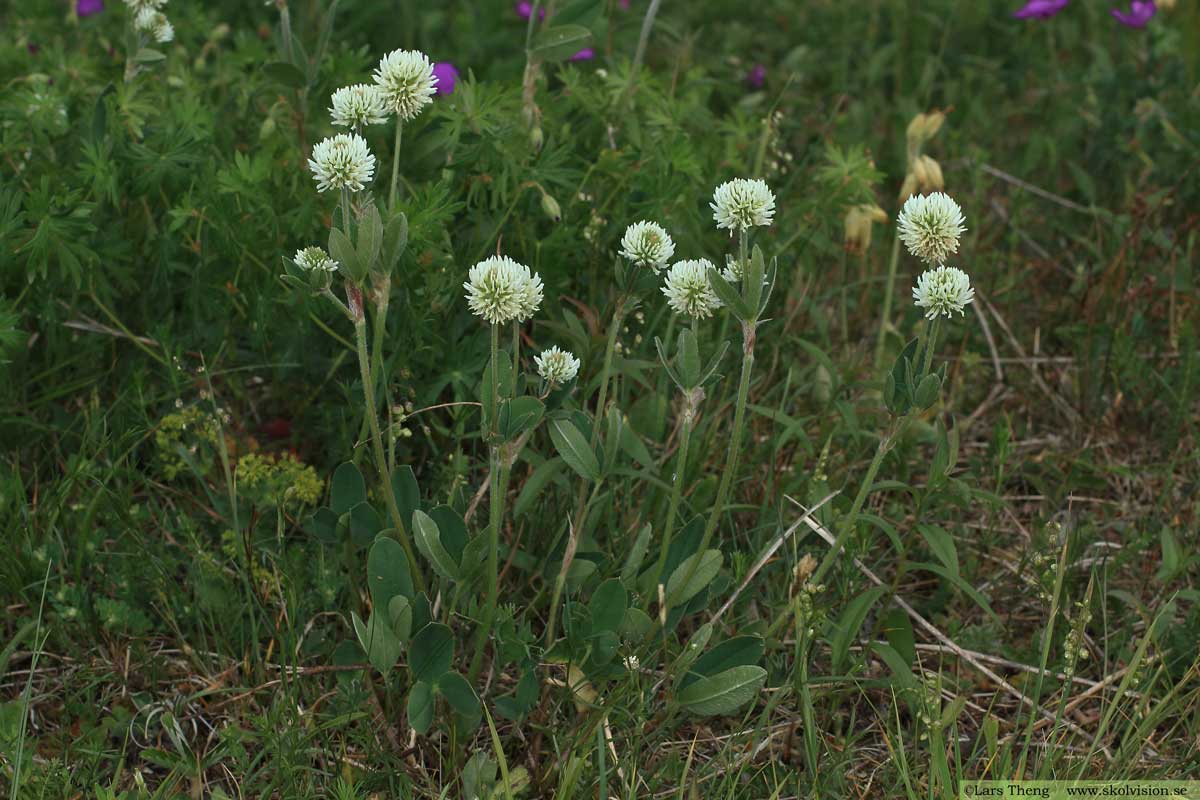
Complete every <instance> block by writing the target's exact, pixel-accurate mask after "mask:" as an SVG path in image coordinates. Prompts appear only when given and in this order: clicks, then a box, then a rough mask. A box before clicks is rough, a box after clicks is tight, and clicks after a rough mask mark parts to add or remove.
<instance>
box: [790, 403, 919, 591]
mask: <svg viewBox="0 0 1200 800" xmlns="http://www.w3.org/2000/svg"><path fill="white" fill-rule="evenodd" d="M908 419H909V418H908V416H903V417H900V418H899V419H896V418H893V419H892V422H891V424H890V425H889V426H888V430H887V433H885V434H884V435H883V438H882V439H880V440H879V446H878V447H877V448H876V449H875V457H874V458H872V459H871V466H869V467H868V468H867V476H866V477H865V478H864V479H863V482H862V485H861V486H859V487H858V494H857V495H855V497H854V503H853V504H852V505H851V506H850V513H849V514H847V515H846V517H845V519H844V520H842V527H841V530H839V531H838V535H837V538H836V539H834V541H833V545H832V546H831V547H830V548H829V552H828V553H826V554H825V558H824V559H823V560H822V561H821V565H820V566H819V567H817V571H816V572H814V573H813V576H812V578H811V579H810V580H809V582H810V583H812V584H813V585H814V586H815V585H817V584H820V582H821V579H822V578H824V577H825V575H826V574H827V573H828V572H829V570H830V569H831V568H832V567H833V562H834V560H835V559H837V557H838V554H839V553H840V552H841V550H842V546H843V545H845V543H846V539H848V538H849V537H850V534H851V532H852V531H853V530H854V528H855V524H856V523H857V522H858V515H859V513H860V512H861V511H862V507H863V503H865V502H866V500H867V495H869V494H870V493H871V486H872V485H874V483H875V476H876V475H877V474H879V467H880V465H882V464H883V458H884V456H886V455H887V454H888V453H889V452H890V451H891V449H892V447H893V446H894V445H895V443H896V440H897V439H898V438H899V437H900V433H901V432H902V431H903V430H904V426H905V425H906V424H907V423H908Z"/></svg>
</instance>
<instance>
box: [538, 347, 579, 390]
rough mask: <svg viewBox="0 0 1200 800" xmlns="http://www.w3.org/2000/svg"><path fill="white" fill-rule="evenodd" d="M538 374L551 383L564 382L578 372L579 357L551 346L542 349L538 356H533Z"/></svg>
mask: <svg viewBox="0 0 1200 800" xmlns="http://www.w3.org/2000/svg"><path fill="white" fill-rule="evenodd" d="M533 361H534V363H535V364H537V371H538V375H540V376H542V380H544V381H545V382H546V383H549V384H551V385H558V384H563V383H566V382H567V381H569V380H571V379H572V378H574V377H575V376H576V375H578V374H579V359H578V358H576V357H575V355H574V354H573V353H571V352H569V351H567V350H560V349H559V348H558V347H551V348H550V349H549V350H543V351H542V354H541V355H540V356H534V357H533Z"/></svg>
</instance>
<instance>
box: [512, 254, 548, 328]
mask: <svg viewBox="0 0 1200 800" xmlns="http://www.w3.org/2000/svg"><path fill="white" fill-rule="evenodd" d="M524 270H525V282H524V285H523V286H522V287H521V307H520V309H519V310H518V312H517V322H524V321H525V320H527V319H529V318H530V317H532V316H533V315H534V314H535V313H537V310H538V309H539V308H541V305H542V290H543V288H544V287H543V286H542V278H541V276H540V275H538V274H537V273H536V272H532V273H531V272H530V271H529V267H524Z"/></svg>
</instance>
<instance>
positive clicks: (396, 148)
mask: <svg viewBox="0 0 1200 800" xmlns="http://www.w3.org/2000/svg"><path fill="white" fill-rule="evenodd" d="M403 131H404V123H402V122H401V121H400V117H396V141H395V144H393V145H392V188H391V190H390V191H389V192H388V213H389V214H391V213H392V212H393V211H395V210H396V186H397V183H398V181H399V179H400V137H401V133H402V132H403Z"/></svg>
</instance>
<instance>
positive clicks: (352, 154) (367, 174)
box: [308, 133, 375, 192]
mask: <svg viewBox="0 0 1200 800" xmlns="http://www.w3.org/2000/svg"><path fill="white" fill-rule="evenodd" d="M308 168H309V169H310V170H312V174H313V178H315V179H316V181H317V191H318V192H323V191H325V190H326V189H343V188H345V189H349V190H350V191H352V192H361V191H362V190H363V187H364V186H366V185H367V184H368V183H370V181H371V178H372V176H373V175H374V174H375V156H373V155H371V151H370V149H368V148H367V140H366V139H364V138H362V137H361V136H359V135H358V134H357V133H354V134H350V133H339V134H337V135H336V136H333V137H330V138H328V139H324V140H322V141H320V142H318V143H317V146H316V147H314V148H313V151H312V158H310V159H309V160H308Z"/></svg>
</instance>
